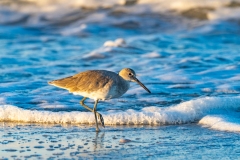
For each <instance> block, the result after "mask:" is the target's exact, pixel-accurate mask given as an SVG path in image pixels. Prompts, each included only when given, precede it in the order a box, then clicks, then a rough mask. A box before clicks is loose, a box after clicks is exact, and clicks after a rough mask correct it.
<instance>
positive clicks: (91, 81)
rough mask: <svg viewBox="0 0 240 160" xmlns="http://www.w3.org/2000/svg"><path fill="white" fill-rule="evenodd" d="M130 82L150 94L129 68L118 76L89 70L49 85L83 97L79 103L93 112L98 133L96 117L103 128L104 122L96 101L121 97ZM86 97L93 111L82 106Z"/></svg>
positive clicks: (104, 71)
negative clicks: (92, 105) (92, 106)
mask: <svg viewBox="0 0 240 160" xmlns="http://www.w3.org/2000/svg"><path fill="white" fill-rule="evenodd" d="M131 81H133V82H137V83H138V84H140V85H141V86H142V87H143V88H144V89H145V90H146V91H148V92H149V93H150V91H149V90H148V89H147V88H146V87H145V86H144V85H143V84H142V83H141V82H140V81H139V80H138V79H137V78H136V75H135V72H134V71H133V70H132V69H130V68H124V69H122V70H121V71H120V72H119V74H116V73H114V72H111V71H106V70H89V71H85V72H80V73H78V74H75V75H73V76H70V77H66V78H63V79H58V80H54V81H51V82H49V84H51V85H54V86H57V87H60V88H64V89H67V90H68V91H69V92H71V93H73V94H77V95H82V96H84V98H83V100H82V101H81V102H80V103H81V105H82V106H83V107H85V108H86V109H88V110H90V111H92V112H94V115H95V121H96V130H97V131H99V129H98V123H97V118H96V116H98V117H99V118H100V120H101V124H102V126H104V121H103V117H102V115H101V114H100V113H98V112H96V107H97V103H98V101H99V100H106V99H112V98H118V97H120V96H122V95H123V94H124V93H125V92H126V91H127V90H128V89H129V87H130V84H129V83H130V82H131ZM86 97H88V98H91V99H94V100H95V105H94V109H93V110H92V109H91V108H89V107H88V106H86V105H85V104H84V100H85V99H86Z"/></svg>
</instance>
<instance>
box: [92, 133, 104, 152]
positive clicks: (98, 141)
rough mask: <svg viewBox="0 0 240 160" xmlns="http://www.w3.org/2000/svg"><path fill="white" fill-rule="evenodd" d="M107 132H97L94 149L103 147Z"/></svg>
mask: <svg viewBox="0 0 240 160" xmlns="http://www.w3.org/2000/svg"><path fill="white" fill-rule="evenodd" d="M104 136H105V132H103V133H102V132H100V133H99V132H96V136H95V140H94V151H97V150H98V149H101V148H103V141H104Z"/></svg>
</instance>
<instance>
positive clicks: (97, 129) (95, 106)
mask: <svg viewBox="0 0 240 160" xmlns="http://www.w3.org/2000/svg"><path fill="white" fill-rule="evenodd" d="M97 103H98V100H96V101H95V104H94V107H93V112H94V116H95V123H96V131H97V132H99V128H98V122H97V115H96V110H97Z"/></svg>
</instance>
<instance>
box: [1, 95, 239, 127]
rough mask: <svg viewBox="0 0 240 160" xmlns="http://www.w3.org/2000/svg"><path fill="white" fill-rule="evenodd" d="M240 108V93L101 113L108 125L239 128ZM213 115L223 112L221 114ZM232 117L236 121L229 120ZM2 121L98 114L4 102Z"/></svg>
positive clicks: (88, 120) (68, 119)
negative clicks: (239, 95)
mask: <svg viewBox="0 0 240 160" xmlns="http://www.w3.org/2000/svg"><path fill="white" fill-rule="evenodd" d="M46 108H47V106H46ZM239 109H240V97H231V98H230V97H229V98H227V97H205V98H199V99H196V100H190V101H187V102H183V103H181V104H178V105H175V106H171V107H166V108H159V107H154V106H152V107H145V108H143V109H142V110H140V111H136V110H132V109H129V110H127V111H113V110H111V111H107V112H100V113H101V114H102V115H103V117H104V120H105V124H106V125H125V124H128V125H130V124H135V125H140V124H145V125H149V124H151V125H166V124H184V123H192V122H198V121H199V120H200V121H199V124H202V125H207V126H209V127H211V128H213V129H219V130H229V131H239V128H240V121H239V120H238V119H237V118H236V116H235V115H237V114H238V113H237V110H239ZM211 115H220V116H219V117H220V118H219V117H216V116H211ZM232 115H234V117H232ZM229 119H230V120H232V121H231V122H229ZM236 119H237V120H236ZM0 121H12V122H34V123H71V124H75V123H80V124H94V123H95V121H94V115H93V114H92V113H90V112H77V111H73V112H51V111H37V110H25V109H21V108H18V107H16V106H11V105H0ZM233 122H234V123H233Z"/></svg>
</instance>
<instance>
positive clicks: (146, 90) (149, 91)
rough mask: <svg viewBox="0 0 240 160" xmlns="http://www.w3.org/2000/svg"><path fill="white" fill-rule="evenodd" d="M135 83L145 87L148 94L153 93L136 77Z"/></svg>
mask: <svg viewBox="0 0 240 160" xmlns="http://www.w3.org/2000/svg"><path fill="white" fill-rule="evenodd" d="M133 79H134V81H135V82H137V83H138V84H139V85H140V86H141V87H143V88H144V89H145V90H146V91H147V92H148V93H151V91H150V90H149V89H147V87H146V86H144V84H142V83H141V82H140V81H139V80H138V79H137V78H136V77H134V78H133Z"/></svg>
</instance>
